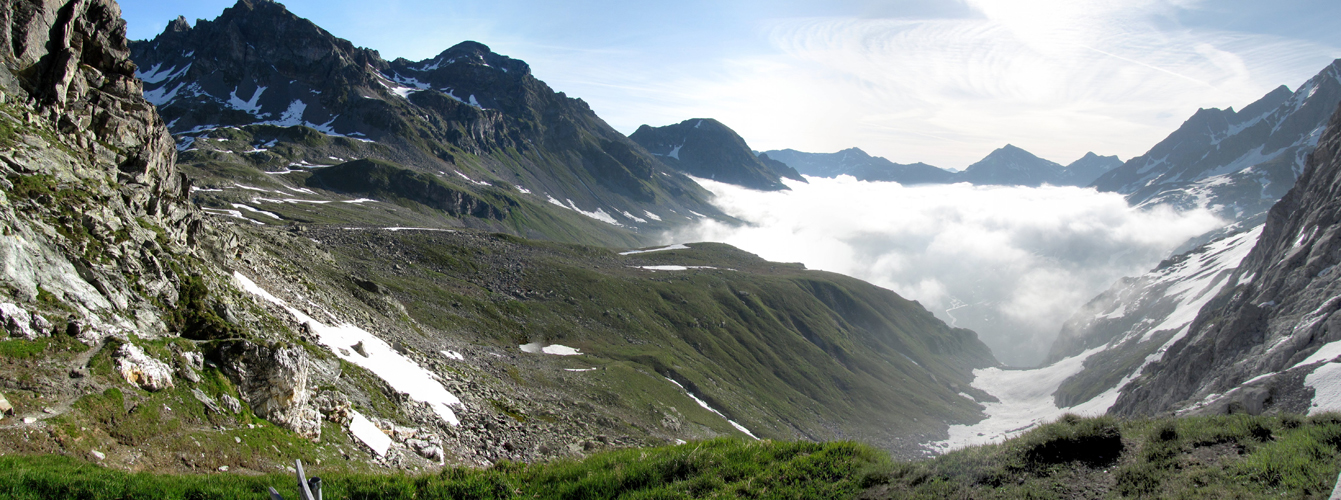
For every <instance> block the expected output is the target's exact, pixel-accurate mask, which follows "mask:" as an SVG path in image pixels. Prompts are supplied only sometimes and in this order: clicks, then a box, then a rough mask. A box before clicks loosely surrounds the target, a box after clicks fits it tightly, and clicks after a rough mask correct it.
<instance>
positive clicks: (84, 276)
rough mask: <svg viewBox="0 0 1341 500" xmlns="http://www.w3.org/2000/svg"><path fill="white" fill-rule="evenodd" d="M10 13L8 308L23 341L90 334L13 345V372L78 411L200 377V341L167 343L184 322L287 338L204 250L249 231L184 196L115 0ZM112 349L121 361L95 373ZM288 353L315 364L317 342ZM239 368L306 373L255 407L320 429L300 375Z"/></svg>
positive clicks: (203, 333) (4, 210)
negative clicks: (225, 280)
mask: <svg viewBox="0 0 1341 500" xmlns="http://www.w3.org/2000/svg"><path fill="white" fill-rule="evenodd" d="M0 20H3V23H4V28H5V32H7V34H9V36H5V38H4V39H3V40H4V42H3V48H4V50H3V52H0V55H3V58H4V67H3V68H0V86H3V90H4V94H3V103H0V122H3V125H0V135H3V137H0V147H3V151H0V176H3V181H0V188H3V189H4V192H3V193H4V196H3V197H0V224H3V225H4V235H5V237H4V239H0V263H3V264H0V284H3V287H0V300H3V302H4V304H3V306H0V311H3V315H4V316H5V322H7V323H8V326H9V328H8V331H9V332H11V334H12V335H16V336H20V338H23V339H24V340H9V342H30V343H31V345H38V346H42V345H48V346H54V345H62V343H68V342H70V340H78V342H80V343H82V345H83V346H79V347H75V350H83V351H84V354H83V355H79V357H75V358H74V359H66V358H62V357H60V355H55V359H46V361H42V362H39V363H38V365H31V363H27V362H19V363H17V365H13V363H15V361H13V359H11V370H9V371H8V373H7V375H5V377H3V378H0V386H3V387H4V389H5V390H8V391H17V393H12V394H24V393H31V391H39V393H42V397H43V398H46V399H47V403H50V405H58V406H55V408H58V409H55V410H54V409H51V408H48V409H47V410H50V412H44V413H40V414H42V418H64V417H66V416H64V412H63V410H60V409H67V406H62V405H70V403H71V401H80V398H82V397H86V395H87V394H90V393H94V391H102V390H105V389H111V387H115V386H118V385H121V383H129V386H130V387H133V389H139V390H145V391H148V393H160V391H170V390H174V389H185V387H188V386H190V385H193V383H196V382H201V379H200V375H198V374H197V371H200V369H201V367H194V369H193V367H192V363H189V362H188V361H189V359H192V358H193V359H202V355H201V353H200V349H198V347H182V346H177V347H176V349H173V350H172V351H174V353H177V354H180V355H181V358H180V359H173V357H168V358H166V359H164V354H165V353H166V351H164V350H162V346H161V343H162V342H172V340H170V339H173V338H178V336H184V338H190V339H196V340H208V339H212V338H217V336H220V335H241V336H248V338H253V339H267V340H268V342H274V340H276V339H282V338H283V335H280V334H278V332H272V334H271V335H266V334H264V332H260V331H255V328H256V327H257V324H256V322H255V320H244V319H241V318H239V315H241V314H243V311H244V308H239V307H237V306H235V304H229V303H228V302H227V298H228V287H227V286H223V287H220V283H219V276H220V273H219V269H217V268H215V267H213V265H211V264H208V263H207V260H202V259H216V257H227V256H231V255H237V253H239V249H237V241H236V236H235V235H231V233H228V232H219V231H215V229H213V228H211V227H208V225H207V224H204V221H202V218H201V213H200V212H198V210H197V209H196V208H194V206H193V205H192V204H190V202H189V201H188V198H186V197H188V190H189V189H190V188H189V185H190V184H189V181H186V178H185V177H184V176H182V174H181V173H178V172H177V169H176V168H174V157H176V147H174V145H173V138H172V135H169V133H168V129H166V127H165V125H164V122H162V119H161V118H160V117H158V114H157V113H156V111H154V107H153V105H150V103H149V102H146V101H145V98H143V97H142V94H141V82H139V79H137V78H135V75H134V74H135V66H134V63H131V62H130V59H129V55H130V50H129V47H127V43H126V39H125V21H122V20H121V11H119V8H118V7H117V4H115V3H113V1H17V3H8V4H5V7H4V9H3V11H0ZM233 294H235V296H236V291H233ZM220 315H224V316H229V318H231V322H228V320H223V319H220ZM145 342H149V343H146V345H145V349H141V346H139V343H145ZM153 342H158V343H160V345H158V347H157V349H154V346H153V345H152V343H153ZM207 350H208V349H207ZM38 353H42V350H40V349H39V350H38ZM99 355H101V357H102V358H99ZM99 359H105V361H99ZM113 359H114V365H115V371H114V373H105V374H99V373H97V369H95V367H97V366H105V365H99V363H102V362H106V363H109V365H113ZM276 359H278V358H275V357H270V355H253V357H252V359H251V361H249V365H251V366H253V367H256V369H255V370H253V371H257V373H263V371H267V370H271V369H272V367H274V366H275V363H276V362H278V361H276ZM288 359H290V365H292V366H295V367H302V366H303V363H306V359H307V358H306V354H302V353H299V355H296V357H290V358H288ZM232 361H233V359H232V358H228V359H220V361H219V363H220V366H225V367H227V366H229V363H231V362H232ZM178 369H180V370H178ZM117 375H119V377H117ZM235 375H236V377H233V381H235V383H239V385H243V386H244V387H243V390H241V395H243V397H244V398H252V397H253V395H256V394H261V393H266V391H275V390H284V389H286V387H288V389H292V390H291V391H290V393H291V394H290V397H288V398H282V399H271V398H259V399H255V403H253V408H252V412H255V414H256V416H260V417H271V418H274V420H275V421H276V422H279V424H282V425H284V426H287V428H290V429H294V430H302V432H303V433H306V434H308V436H319V433H320V430H319V428H318V424H316V422H318V421H319V420H318V418H316V417H312V416H311V414H307V416H295V412H298V413H302V412H308V413H312V412H314V410H311V408H310V405H308V403H307V401H306V398H307V395H308V390H307V387H304V386H303V385H302V383H298V385H296V386H294V385H292V383H291V382H283V383H264V387H261V385H260V383H257V382H256V377H253V375H255V374H253V373H237V374H235ZM180 377H185V382H182V381H174V378H180ZM25 402H27V401H25ZM263 402H264V403H263ZM24 410H25V412H27V413H31V412H32V410H34V409H32V408H31V406H28V408H24ZM35 420H36V418H35Z"/></svg>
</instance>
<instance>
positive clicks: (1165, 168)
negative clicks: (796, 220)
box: [1094, 61, 1341, 220]
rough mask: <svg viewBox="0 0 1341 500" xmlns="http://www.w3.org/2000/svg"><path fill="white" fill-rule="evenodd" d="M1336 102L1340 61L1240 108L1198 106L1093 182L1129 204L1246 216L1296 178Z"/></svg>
mask: <svg viewBox="0 0 1341 500" xmlns="http://www.w3.org/2000/svg"><path fill="white" fill-rule="evenodd" d="M1338 103H1341V61H1337V62H1333V63H1332V64H1331V65H1330V66H1328V67H1327V68H1324V69H1323V70H1322V72H1320V73H1318V75H1317V76H1314V77H1313V78H1312V79H1310V80H1309V81H1307V82H1305V83H1304V84H1303V85H1301V86H1300V87H1299V88H1298V89H1297V90H1295V91H1294V92H1291V91H1290V89H1289V88H1287V87H1285V86H1283V85H1282V86H1281V87H1278V88H1276V89H1275V90H1273V91H1271V92H1270V93H1268V94H1267V95H1265V96H1263V97H1262V98H1261V99H1259V100H1258V101H1256V102H1254V103H1252V104H1250V105H1248V106H1247V107H1244V108H1243V109H1242V110H1239V111H1235V110H1234V109H1233V108H1230V109H1227V110H1221V109H1214V108H1212V109H1201V110H1199V111H1197V112H1196V114H1194V115H1192V117H1191V118H1189V119H1188V120H1187V121H1186V122H1184V123H1183V125H1182V126H1181V127H1179V128H1178V130H1176V131H1174V132H1173V133H1172V134H1169V136H1168V137H1167V138H1165V139H1164V140H1163V141H1161V142H1160V143H1159V144H1156V145H1155V146H1154V147H1153V148H1151V149H1150V151H1148V152H1146V153H1145V154H1144V155H1141V156H1138V157H1135V158H1132V159H1130V160H1128V161H1127V162H1126V163H1125V164H1124V165H1122V167H1120V168H1118V169H1115V170H1113V171H1111V172H1108V173H1106V174H1104V175H1103V176H1101V177H1099V179H1097V180H1096V181H1095V182H1094V187H1096V188H1098V189H1099V190H1100V191H1111V192H1117V193H1121V194H1123V195H1126V197H1127V200H1128V201H1129V202H1130V203H1131V204H1133V205H1141V206H1145V205H1156V204H1167V205H1171V206H1174V207H1176V208H1179V209H1190V208H1198V207H1200V208H1210V209H1212V210H1214V211H1215V212H1216V213H1218V214H1219V215H1221V216H1222V217H1226V218H1229V219H1235V220H1246V219H1248V218H1251V217H1253V216H1256V215H1259V214H1262V213H1265V212H1266V211H1267V210H1268V209H1269V208H1270V207H1271V205H1272V204H1273V203H1275V202H1276V200H1279V199H1280V197H1281V196H1284V195H1285V193H1286V191H1288V190H1289V189H1290V187H1291V186H1293V185H1294V181H1295V179H1296V178H1297V177H1298V176H1299V174H1300V172H1302V171H1303V168H1304V162H1305V160H1306V158H1307V157H1308V154H1309V152H1311V151H1312V150H1313V147H1314V146H1315V145H1316V144H1317V142H1318V138H1319V137H1320V136H1321V134H1322V132H1323V130H1324V129H1325V128H1326V126H1327V120H1328V118H1329V117H1330V116H1331V114H1332V111H1333V110H1335V109H1336V106H1337V104H1338Z"/></svg>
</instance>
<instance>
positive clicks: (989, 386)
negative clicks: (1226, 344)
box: [933, 226, 1262, 451]
mask: <svg viewBox="0 0 1341 500" xmlns="http://www.w3.org/2000/svg"><path fill="white" fill-rule="evenodd" d="M1261 232H1262V228H1261V227H1260V226H1259V227H1256V228H1253V229H1251V230H1246V231H1240V232H1238V233H1235V234H1232V235H1230V236H1228V237H1225V238H1222V239H1220V240H1217V241H1214V242H1212V243H1209V244H1206V245H1203V246H1202V247H1200V248H1197V249H1195V250H1193V251H1191V252H1188V253H1185V254H1182V255H1179V256H1176V257H1173V258H1171V259H1169V260H1167V261H1165V262H1163V263H1161V264H1160V266H1159V267H1158V268H1156V269H1154V270H1152V271H1150V272H1149V273H1146V274H1144V275H1142V276H1140V277H1136V278H1123V279H1122V280H1119V281H1118V282H1117V283H1116V284H1114V285H1113V287H1112V288H1110V289H1109V290H1108V291H1106V292H1104V293H1103V294H1102V295H1100V296H1098V297H1096V298H1095V299H1094V300H1092V301H1091V302H1090V303H1089V304H1086V305H1085V306H1084V307H1083V308H1081V310H1080V311H1079V312H1077V313H1076V314H1075V315H1074V316H1072V317H1071V319H1070V320H1068V321H1067V322H1066V324H1065V325H1064V326H1063V327H1062V332H1061V334H1060V335H1059V336H1058V338H1057V341H1056V342H1055V343H1054V344H1053V349H1052V353H1051V354H1050V355H1049V357H1048V362H1047V363H1046V366H1044V367H1042V368H1036V369H1031V370H1003V369H1000V368H986V369H979V370H974V372H973V373H974V377H975V378H974V381H973V384H972V386H973V387H974V388H977V389H981V390H983V391H985V392H987V393H988V394H991V395H992V396H993V397H995V398H997V399H998V401H995V402H982V405H983V407H984V413H985V414H986V415H987V418H986V419H984V420H983V421H981V422H978V423H976V424H973V425H961V426H952V427H951V428H950V437H949V439H947V440H945V441H942V442H939V443H935V444H934V445H933V447H934V448H936V449H938V450H942V451H943V450H948V449H953V448H960V447H964V446H970V445H975V444H983V443H993V442H1000V441H1002V440H1005V439H1007V438H1009V437H1012V436H1015V435H1018V434H1020V433H1022V432H1024V431H1027V430H1029V429H1031V428H1033V427H1034V426H1036V425H1039V424H1042V423H1046V422H1050V421H1052V420H1055V419H1056V418H1057V417H1059V416H1061V415H1062V414H1064V413H1076V414H1081V415H1098V414H1102V413H1105V412H1107V411H1108V409H1109V408H1110V407H1112V406H1113V404H1114V402H1116V401H1117V399H1118V395H1119V392H1120V390H1121V389H1122V387H1123V386H1125V385H1126V384H1127V382H1129V381H1131V380H1132V379H1133V378H1134V377H1135V376H1136V375H1137V374H1138V373H1140V370H1141V369H1142V368H1143V367H1145V366H1146V365H1148V364H1150V363H1152V362H1154V361H1157V360H1159V359H1160V357H1162V356H1163V354H1164V352H1165V351H1166V350H1167V349H1168V346H1169V345H1171V344H1172V343H1174V342H1176V341H1177V340H1178V339H1180V338H1182V337H1183V336H1184V335H1186V334H1187V332H1188V329H1189V327H1190V326H1191V323H1192V321H1193V319H1195V318H1196V314H1197V311H1199V310H1200V309H1201V308H1202V307H1203V306H1204V305H1205V304H1206V303H1208V302H1209V301H1210V300H1211V299H1212V298H1214V297H1215V296H1216V295H1217V294H1219V293H1220V291H1221V290H1223V289H1224V288H1225V286H1226V285H1227V284H1229V283H1231V281H1232V280H1233V278H1232V277H1233V274H1234V270H1235V269H1236V268H1237V267H1238V265H1239V263H1240V262H1241V261H1242V260H1243V258H1244V257H1245V256H1246V255H1247V254H1248V252H1249V250H1251V249H1252V247H1253V244H1254V243H1256V241H1257V238H1258V236H1259V235H1260V234H1261Z"/></svg>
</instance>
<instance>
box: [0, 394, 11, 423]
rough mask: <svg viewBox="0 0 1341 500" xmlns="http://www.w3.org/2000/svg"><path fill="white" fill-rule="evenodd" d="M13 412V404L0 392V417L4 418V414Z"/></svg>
mask: <svg viewBox="0 0 1341 500" xmlns="http://www.w3.org/2000/svg"><path fill="white" fill-rule="evenodd" d="M13 414H14V405H12V404H9V400H8V399H5V395H4V394H0V418H5V416H6V415H13Z"/></svg>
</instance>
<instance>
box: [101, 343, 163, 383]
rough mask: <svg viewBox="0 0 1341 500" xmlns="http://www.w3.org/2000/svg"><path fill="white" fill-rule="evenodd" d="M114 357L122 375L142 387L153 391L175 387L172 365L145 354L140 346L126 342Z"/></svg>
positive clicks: (118, 370)
mask: <svg viewBox="0 0 1341 500" xmlns="http://www.w3.org/2000/svg"><path fill="white" fill-rule="evenodd" d="M113 357H114V358H116V369H117V372H119V373H120V374H121V377H122V378H125V379H126V381H127V382H130V383H132V384H135V385H136V386H139V387H140V388H141V389H144V390H146V391H151V392H152V391H160V390H163V389H167V388H169V387H174V384H173V383H172V367H171V366H168V364H167V363H164V362H162V361H159V360H157V359H154V358H153V357H150V356H149V355H148V354H145V352H144V350H143V349H140V346H137V345H135V344H124V345H122V346H121V348H120V349H117V350H116V354H114V355H113Z"/></svg>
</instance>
